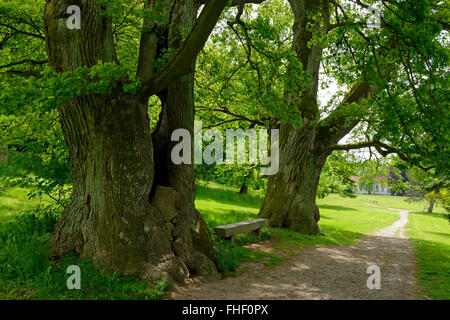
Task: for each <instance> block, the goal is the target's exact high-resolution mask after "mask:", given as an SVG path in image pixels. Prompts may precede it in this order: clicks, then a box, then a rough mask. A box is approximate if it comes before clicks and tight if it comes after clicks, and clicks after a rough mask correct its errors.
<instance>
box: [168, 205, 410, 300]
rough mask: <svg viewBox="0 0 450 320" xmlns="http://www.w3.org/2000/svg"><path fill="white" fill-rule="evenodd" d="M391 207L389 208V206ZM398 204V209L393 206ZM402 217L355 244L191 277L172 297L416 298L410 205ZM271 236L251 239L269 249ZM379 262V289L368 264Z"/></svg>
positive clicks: (302, 251)
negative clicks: (371, 285)
mask: <svg viewBox="0 0 450 320" xmlns="http://www.w3.org/2000/svg"><path fill="white" fill-rule="evenodd" d="M386 209H389V208H386ZM390 210H396V209H390ZM396 211H398V212H399V216H400V219H399V220H397V221H396V222H395V223H394V224H392V225H391V226H389V227H387V228H384V229H382V230H380V231H378V232H377V233H375V234H374V235H371V236H367V237H365V238H363V239H362V240H360V241H359V242H358V243H357V244H356V245H353V246H334V247H331V246H327V247H325V246H323V247H322V246H315V247H311V248H307V249H298V253H296V255H294V256H292V257H290V258H289V259H287V260H285V261H283V262H281V263H279V264H277V265H275V266H265V265H264V264H262V263H243V264H242V266H241V267H240V269H239V271H240V276H238V277H229V278H225V279H223V280H220V281H216V282H210V283H200V282H196V281H192V282H191V283H190V284H188V285H186V286H184V287H181V288H179V289H177V290H175V291H173V292H172V293H170V294H169V295H168V296H167V298H168V299H188V300H206V299H208V300H209V299H212V300H216V299H217V300H222V299H223V300H226V299H237V300H247V299H251V300H260V299H291V300H297V299H298V300H300V299H333V300H336V299H402V300H404V299H416V298H418V294H419V289H418V287H417V285H416V279H415V274H416V265H415V262H414V261H415V256H414V253H413V249H412V247H411V244H410V241H409V239H408V238H407V237H406V234H405V225H406V224H407V222H408V211H406V210H396ZM270 246H271V241H263V242H260V243H258V244H254V245H251V246H250V247H253V248H254V249H262V250H270V249H271V247H270ZM371 265H376V266H379V267H380V270H381V289H372V290H370V289H368V288H367V279H368V277H369V276H370V274H368V273H367V268H368V267H369V266H371Z"/></svg>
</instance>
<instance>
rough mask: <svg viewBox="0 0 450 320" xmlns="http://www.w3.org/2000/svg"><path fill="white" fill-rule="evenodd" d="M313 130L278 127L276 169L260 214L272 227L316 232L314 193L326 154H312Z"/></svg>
mask: <svg viewBox="0 0 450 320" xmlns="http://www.w3.org/2000/svg"><path fill="white" fill-rule="evenodd" d="M315 140H316V130H315V128H314V127H311V126H304V127H303V128H301V129H298V128H295V127H293V126H291V125H284V126H282V127H281V141H280V167H279V171H278V173H277V174H276V175H274V176H271V177H270V178H269V184H268V189H267V193H266V196H265V198H264V202H263V204H262V206H261V210H260V215H261V216H263V217H265V218H267V219H269V223H270V225H271V226H272V227H287V228H289V229H291V230H295V231H300V232H302V233H306V234H317V233H319V227H318V224H317V222H318V221H319V219H320V215H319V209H318V208H317V205H316V192H317V186H318V183H319V177H320V172H321V170H322V167H323V165H324V163H325V160H326V158H327V156H328V155H327V154H324V153H321V152H318V151H316V150H317V149H316V147H315Z"/></svg>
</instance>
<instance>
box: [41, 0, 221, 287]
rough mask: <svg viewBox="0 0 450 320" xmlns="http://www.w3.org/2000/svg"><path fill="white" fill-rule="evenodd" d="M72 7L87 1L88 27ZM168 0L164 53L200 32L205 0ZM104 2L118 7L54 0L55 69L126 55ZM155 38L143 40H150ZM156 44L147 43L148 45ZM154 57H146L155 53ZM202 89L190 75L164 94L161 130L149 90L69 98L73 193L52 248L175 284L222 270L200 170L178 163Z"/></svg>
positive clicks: (64, 121)
mask: <svg viewBox="0 0 450 320" xmlns="http://www.w3.org/2000/svg"><path fill="white" fill-rule="evenodd" d="M216 2H217V1H216ZM221 2H222V3H223V5H224V1H221ZM72 4H76V5H79V6H80V7H81V10H82V16H81V17H82V29H81V30H68V29H67V28H66V21H65V19H64V17H65V16H66V15H65V12H66V9H67V7H68V6H69V5H72ZM167 5H169V6H171V8H170V9H171V10H169V11H168V12H169V13H170V19H171V20H170V24H168V25H167V26H166V28H167V30H166V32H163V33H161V34H160V33H155V35H156V38H158V37H162V39H156V40H157V41H156V44H157V45H158V46H162V47H159V48H157V49H158V50H156V51H155V52H161V50H160V49H163V48H166V49H167V48H175V49H176V48H178V47H179V46H180V43H181V35H180V34H179V33H180V32H181V30H182V27H186V28H188V29H191V28H192V27H193V23H194V21H195V19H196V13H197V9H198V8H197V4H196V2H195V1H187V0H186V1H176V2H175V1H167ZM101 9H108V8H107V7H103V8H101V7H100V5H99V3H98V2H97V1H92V0H90V1H87V0H86V1H85V0H81V1H75V2H73V1H72V2H71V3H70V4H69V3H66V1H65V0H49V1H47V4H46V8H45V13H44V22H45V28H46V41H47V51H48V56H49V62H50V65H51V66H52V68H53V70H55V71H57V72H66V71H70V70H74V69H76V68H77V67H80V66H88V67H90V66H93V65H95V64H97V62H98V61H104V62H117V57H116V54H115V49H114V45H113V41H112V32H111V21H110V18H108V17H107V16H106V15H102V14H101ZM217 18H218V16H217ZM147 22H148V21H147ZM147 22H146V23H147ZM148 23H149V22H148ZM208 23H209V24H211V23H210V22H208ZM170 26H171V27H170ZM172 32H173V33H175V32H178V33H177V34H171V33H172ZM167 35H168V37H167ZM145 38H146V37H145V36H143V41H142V42H143V43H144V42H145V43H147V44H148V43H149V42H148V41H147V40H148V39H145ZM150 38H151V37H150ZM203 38H204V37H203ZM196 46H197V47H198V45H196ZM146 48H147V47H146V45H145V44H141V50H145V49H146ZM141 53H142V52H141ZM151 54H152V52H150V57H149V56H148V54H147V53H146V54H144V53H142V54H141V56H142V57H143V59H144V58H147V59H152V57H151ZM144 60H145V59H144ZM191 63H192V65H193V64H194V61H191ZM147 68H148V65H146V64H143V65H142V66H141V69H140V70H143V71H144V72H143V74H146V72H148V73H152V72H154V70H147ZM169 73H170V72H169ZM139 74H140V72H138V75H139ZM175 74H176V73H175ZM166 81H167V80H166ZM192 90H193V76H192V74H190V75H188V76H187V80H179V79H176V78H175V79H173V81H171V84H170V85H169V86H168V87H167V88H166V89H165V90H164V91H163V92H160V93H159V95H160V96H161V97H164V99H163V100H164V101H163V102H164V103H163V117H162V119H161V126H160V130H158V131H157V132H156V133H155V134H154V135H153V136H152V134H151V132H150V124H149V123H150V122H149V116H148V95H143V94H141V93H138V94H135V95H134V94H126V93H124V92H123V91H122V90H121V88H120V85H119V86H118V87H117V88H116V89H113V91H112V92H111V93H109V94H90V95H84V96H80V97H74V98H73V99H71V100H70V101H68V102H66V103H64V105H63V107H62V108H61V109H60V121H61V126H62V130H63V133H64V136H65V139H66V143H67V146H68V150H69V154H70V160H71V164H72V180H73V192H72V195H71V199H70V204H69V206H68V207H67V208H66V209H65V210H64V212H63V214H62V216H61V219H60V221H59V222H58V225H57V227H56V230H55V232H54V234H53V236H52V250H51V254H52V255H54V256H60V255H63V254H66V253H69V252H72V251H75V252H76V253H78V254H80V255H83V256H86V257H89V258H91V259H94V260H95V261H97V262H98V263H100V264H102V265H103V266H104V267H105V268H106V270H108V271H118V272H121V273H123V274H127V275H135V276H139V277H141V278H144V279H155V278H160V277H161V276H164V277H165V278H166V279H168V280H169V282H172V280H173V281H176V282H182V281H183V280H184V279H185V278H186V277H187V276H188V275H189V274H190V272H192V273H195V274H199V275H202V276H205V277H207V278H217V277H218V276H219V275H218V273H217V270H216V266H215V263H214V248H213V245H212V242H211V238H210V234H209V231H208V228H207V226H206V224H205V222H204V221H203V219H202V217H201V216H200V214H199V213H198V212H197V211H196V210H195V206H194V197H195V185H194V172H193V167H192V166H191V165H182V166H175V165H173V164H172V163H171V162H170V161H169V159H170V156H169V155H170V149H171V142H170V134H171V132H172V130H173V129H175V128H176V129H178V128H185V129H188V130H190V132H192V131H193V120H194V106H193V91H192Z"/></svg>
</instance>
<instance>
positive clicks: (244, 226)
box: [214, 219, 269, 238]
mask: <svg viewBox="0 0 450 320" xmlns="http://www.w3.org/2000/svg"><path fill="white" fill-rule="evenodd" d="M268 224H269V221H268V220H267V219H254V220H248V221H242V222H236V223H232V224H227V225H224V226H218V227H215V228H214V231H215V233H216V234H218V235H219V236H221V237H222V238H228V237H232V236H235V235H237V234H240V233H246V232H250V231H255V230H260V229H262V228H263V227H267V226H268Z"/></svg>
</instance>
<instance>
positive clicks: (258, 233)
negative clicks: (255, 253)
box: [252, 229, 261, 239]
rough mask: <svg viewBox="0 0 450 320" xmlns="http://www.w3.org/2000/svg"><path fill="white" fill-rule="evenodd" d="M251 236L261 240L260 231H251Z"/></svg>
mask: <svg viewBox="0 0 450 320" xmlns="http://www.w3.org/2000/svg"><path fill="white" fill-rule="evenodd" d="M252 234H253V235H254V236H256V237H258V239H261V229H258V230H254V231H252Z"/></svg>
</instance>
